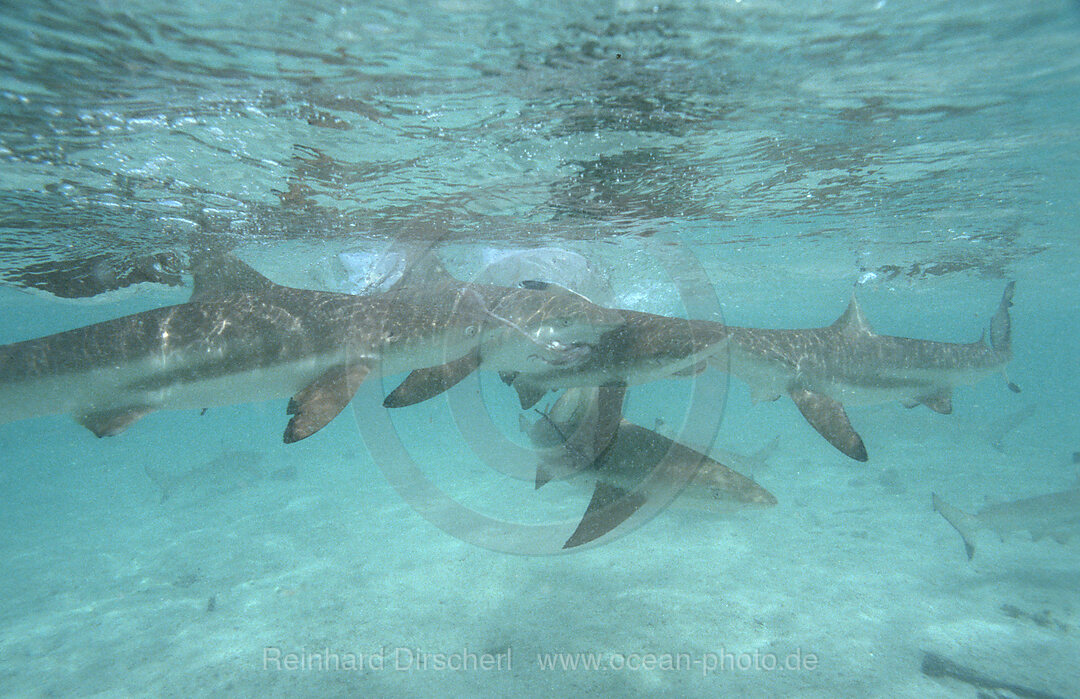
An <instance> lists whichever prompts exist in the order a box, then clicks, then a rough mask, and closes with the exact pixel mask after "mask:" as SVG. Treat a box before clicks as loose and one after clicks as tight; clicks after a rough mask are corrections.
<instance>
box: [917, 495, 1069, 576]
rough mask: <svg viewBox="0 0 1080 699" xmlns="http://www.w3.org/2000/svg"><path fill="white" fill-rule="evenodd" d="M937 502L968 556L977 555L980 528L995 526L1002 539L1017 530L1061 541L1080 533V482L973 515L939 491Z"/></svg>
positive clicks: (934, 497)
mask: <svg viewBox="0 0 1080 699" xmlns="http://www.w3.org/2000/svg"><path fill="white" fill-rule="evenodd" d="M933 506H934V511H935V512H937V513H939V514H940V515H941V516H942V517H944V518H945V520H946V521H947V522H948V523H949V524H951V525H952V526H953V528H954V529H956V531H957V532H959V533H960V537H961V538H962V539H963V540H964V551H965V552H966V553H967V557H968V560H970V559H971V557H972V556H974V555H975V533H976V532H977V531H979V530H980V529H990V530H992V531H993V532H994V533H995V534H997V535H998V536H999V537H1000V538H1001V540H1002V541H1004V540H1005V537H1007V536H1008V535H1009V534H1012V533H1014V532H1028V533H1029V534H1030V535H1031V538H1032V540H1033V541H1038V540H1039V539H1041V538H1043V537H1046V536H1049V537H1050V538H1052V539H1054V540H1055V541H1057V542H1058V543H1065V542H1066V541H1068V540H1069V538H1070V537H1072V536H1074V535H1076V534H1080V482H1077V484H1076V485H1075V486H1074V487H1072V488H1070V489H1069V490H1063V491H1061V492H1058V493H1050V494H1048V495H1037V496H1035V497H1032V498H1024V499H1022V500H1014V501H1013V502H1006V503H1001V504H999V505H990V506H988V507H984V508H983V509H982V510H979V512H978V513H977V514H973V515H972V514H968V513H967V512H963V511H962V510H959V509H957V508H955V507H953V506H952V505H950V504H948V503H947V502H945V501H944V500H942V499H941V498H939V497H938V496H937V495H936V494H935V495H934V496H933Z"/></svg>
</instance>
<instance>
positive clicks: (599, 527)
mask: <svg viewBox="0 0 1080 699" xmlns="http://www.w3.org/2000/svg"><path fill="white" fill-rule="evenodd" d="M644 504H645V496H644V495H643V494H641V493H638V492H636V491H635V492H628V491H626V490H624V489H623V488H620V487H618V486H615V485H611V484H610V483H606V482H604V481H597V482H596V489H595V490H594V491H593V496H592V500H591V501H590V502H589V508H588V509H587V510H585V515H584V516H583V517H582V518H581V521H580V522H579V523H578V526H577V529H575V530H574V533H573V534H571V535H570V538H569V539H567V540H566V543H565V544H563V548H564V549H572V548H574V547H575V546H581V545H582V544H587V543H589V542H590V541H594V540H596V539H599V538H600V537H601V536H603V535H604V534H607V533H608V532H610V531H611V530H612V529H614V528H615V527H617V526H619V525H620V524H622V523H623V522H625V521H626V520H627V519H628V518H629V517H630V515H632V514H634V513H635V512H637V510H638V508H640V507H641V506H642V505H644Z"/></svg>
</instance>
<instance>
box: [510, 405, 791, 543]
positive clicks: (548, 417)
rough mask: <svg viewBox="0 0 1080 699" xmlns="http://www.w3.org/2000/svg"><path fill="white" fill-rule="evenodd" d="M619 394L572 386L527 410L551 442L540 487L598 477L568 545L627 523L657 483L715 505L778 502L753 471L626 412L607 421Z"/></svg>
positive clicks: (540, 438)
mask: <svg viewBox="0 0 1080 699" xmlns="http://www.w3.org/2000/svg"><path fill="white" fill-rule="evenodd" d="M612 400H616V401H619V403H620V405H621V400H622V397H621V395H613V394H612V392H611V391H610V389H607V388H580V387H579V388H571V389H568V390H567V391H566V392H564V393H563V395H561V396H560V397H559V399H558V400H557V401H555V404H554V405H553V406H552V407H551V409H550V410H548V411H547V412H546V413H545V412H540V411H537V412H538V413H539V415H540V417H539V419H537V420H535V421H533V422H529V421H528V420H527V419H526V418H525V417H524V415H522V416H519V420H520V425H521V430H522V431H523V432H524V433H525V434H526V435H527V436H528V437H529V439H530V441H531V442H532V443H533V444H534V445H535V446H537V447H541V448H546V449H547V450H548V451H547V453H546V454H545V455H544V457H543V458H542V460H541V462H540V463H539V464H538V465H537V469H536V487H537V488H540V487H542V486H543V485H545V484H547V483H548V482H550V481H552V480H556V479H559V480H562V479H568V478H583V479H587V480H592V481H595V486H594V489H593V495H592V499H591V500H590V502H589V506H588V508H587V509H586V510H585V514H584V515H583V516H582V518H581V521H580V522H579V524H578V526H577V528H576V529H575V531H574V533H573V534H572V535H571V536H570V538H569V539H567V540H566V543H565V544H564V545H563V548H566V549H569V548H575V547H577V546H581V545H583V544H587V543H589V542H591V541H594V540H595V539H598V538H600V537H601V536H603V535H604V534H607V533H608V532H610V531H611V530H613V529H614V528H615V527H617V526H619V525H620V524H622V523H623V522H624V521H626V519H627V518H629V517H630V516H631V515H632V514H633V513H634V512H636V511H637V510H638V509H639V508H640V507H641V506H642V505H643V504H645V502H646V501H647V500H648V498H649V497H650V496H651V495H652V494H653V493H652V492H651V491H650V488H653V489H655V488H656V487H661V488H667V487H677V488H680V490H679V497H680V498H681V499H684V500H694V501H698V502H702V503H704V504H705V505H706V506H707V507H708V508H709V509H717V508H723V507H724V506H726V505H732V504H735V505H744V506H745V505H757V506H769V505H775V504H776V498H775V497H773V495H772V493H770V492H769V491H767V490H765V489H764V488H762V487H761V486H760V485H758V484H757V483H756V482H755V481H754V480H753V479H752V478H747V477H746V476H744V475H743V474H741V473H738V472H736V471H734V470H732V469H730V468H728V467H727V466H725V465H724V464H722V463H720V462H718V461H715V460H713V459H711V458H709V457H708V456H707V455H705V454H702V453H701V452H699V451H696V450H694V449H691V448H690V447H687V446H685V445H683V444H680V443H678V442H676V441H673V440H671V439H669V438H667V437H665V436H663V435H661V434H659V433H658V432H655V431H653V430H650V429H647V428H645V427H642V426H640V425H637V424H635V423H633V422H630V421H629V420H626V419H622V418H621V417H618V418H616V419H618V425H617V427H618V429H617V430H616V429H613V426H612V425H610V424H605V422H606V421H607V420H610V419H613V417H614V416H615V412H614V410H615V409H616V408H615V407H614V406H611V405H605V403H608V402H610V401H612ZM665 459H666V466H665V467H664V468H663V470H660V469H658V467H659V466H660V465H661V462H664V461H665ZM657 478H659V479H661V481H662V482H657V480H656V479H657Z"/></svg>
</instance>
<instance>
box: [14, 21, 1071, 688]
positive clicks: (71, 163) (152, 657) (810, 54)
mask: <svg viewBox="0 0 1080 699" xmlns="http://www.w3.org/2000/svg"><path fill="white" fill-rule="evenodd" d="M1078 191H1080V4H1078V3H1077V2H1067V1H1065V0H1056V1H1052V0H1037V1H1034V2H1026V3H1011V2H1003V1H990V2H973V1H971V0H964V1H961V2H922V3H917V4H913V3H900V2H889V1H887V0H873V1H863V0H860V1H854V0H838V1H836V2H826V3H788V2H769V1H765V0H741V1H740V0H730V1H722V0H716V1H705V2H690V1H683V0H675V1H672V2H636V1H634V0H616V1H611V2H599V3H557V2H547V3H541V2H486V1H483V0H443V1H441V2H416V3H393V2H370V3H341V2H338V3H331V2H324V1H322V0H315V1H306V0H305V1H301V2H297V1H294V0H290V1H289V2H285V1H277V0H259V1H258V2H229V1H225V2H217V3H196V2H185V1H184V0H180V1H173V2H156V1H152V0H140V1H139V2H109V1H106V0H99V1H86V2H75V3H71V2H47V1H40V0H30V1H27V2H20V3H5V4H3V6H2V8H0V343H3V344H5V345H6V344H10V343H17V342H22V341H25V340H30V339H32V338H38V337H41V336H45V335H49V334H51V333H58V332H61V331H67V330H71V329H73V328H79V327H82V326H87V325H90V324H92V323H98V322H102V321H106V320H109V319H114V318H119V317H123V316H128V315H131V314H135V313H139V312H143V311H147V310H150V309H156V308H160V307H164V306H169V305H171V304H183V303H186V302H187V301H188V300H189V298H190V297H191V294H192V288H193V284H194V281H193V275H192V270H193V267H194V266H195V265H196V263H197V257H198V251H199V250H200V249H204V248H206V247H207V246H208V245H210V246H213V247H215V248H221V249H226V250H230V251H232V252H233V253H234V254H235V255H236V256H237V257H239V258H241V259H243V260H244V261H245V262H246V263H248V264H250V265H251V267H253V268H254V269H257V270H258V271H259V272H260V273H261V274H263V275H265V276H266V277H268V278H269V279H271V280H273V282H275V283H277V284H281V285H285V286H289V287H294V288H297V289H302V290H323V291H334V292H342V293H350V294H358V295H359V294H371V293H372V292H373V291H374V292H375V293H381V291H382V290H383V289H384V288H385V285H383V286H380V284H381V283H382V282H384V281H386V275H387V274H388V272H387V270H388V269H389V270H390V274H391V276H392V274H395V273H400V272H401V270H402V269H405V268H408V266H409V265H410V264H411V261H412V259H413V257H412V255H413V254H418V253H417V251H424V252H433V253H434V254H435V255H437V257H438V258H439V259H440V260H441V261H442V262H443V263H444V264H445V265H446V267H447V268H448V269H449V271H450V272H451V273H452V274H454V276H456V277H457V278H458V279H461V280H464V281H468V282H477V283H498V284H504V285H511V286H512V285H515V284H518V283H520V282H523V281H526V282H531V281H542V282H553V283H557V284H560V285H562V286H565V287H569V288H570V289H573V290H574V291H576V292H580V293H582V294H584V295H585V296H587V297H588V298H590V299H591V300H592V301H594V302H596V303H598V304H601V305H603V306H605V307H610V308H617V309H629V310H634V311H642V312H648V313H653V314H659V315H664V316H671V317H672V318H687V317H689V318H696V319H702V320H709V321H722V322H724V323H727V324H729V325H731V326H738V327H749V328H761V329H797V328H819V327H825V326H829V325H830V324H832V323H833V322H834V321H835V320H836V319H837V318H838V317H840V315H841V313H842V312H843V311H844V309H845V308H846V307H847V306H848V303H849V301H850V300H851V298H852V294H853V292H854V293H855V295H856V298H857V299H858V304H859V307H860V308H861V310H862V313H863V314H864V315H865V317H866V319H867V321H868V322H869V324H870V325H872V327H873V331H874V332H875V333H877V334H879V335H892V336H899V337H904V338H918V339H925V340H936V341H942V342H950V343H971V342H974V341H976V340H978V339H979V338H980V336H981V335H982V334H983V333H989V330H990V327H991V324H992V321H993V318H994V315H995V312H996V311H997V310H998V308H999V300H1000V298H1001V295H1002V292H1003V290H1004V289H1005V288H1006V284H1007V283H1008V282H1010V281H1015V283H1016V286H1015V294H1014V297H1013V306H1012V308H1011V321H1012V326H1011V345H1012V358H1011V361H1009V362H1008V368H1007V377H1005V378H1002V377H1000V376H999V374H1000V373H1002V372H1000V371H997V370H996V369H995V370H994V371H992V372H989V375H988V376H986V377H985V378H984V379H983V380H980V381H978V382H977V383H974V385H957V388H956V391H955V393H954V394H952V396H951V398H952V402H951V405H952V412H951V414H945V415H943V414H938V412H935V411H934V410H928V409H926V408H925V407H921V406H920V407H917V408H915V409H912V410H905V409H904V408H903V407H902V406H901V405H900V404H899V403H897V402H896V401H895V400H889V401H888V402H873V403H871V404H866V405H858V404H851V405H849V406H848V409H847V415H848V417H850V420H851V424H852V426H853V427H854V429H855V430H857V432H858V433H859V435H861V437H862V439H863V441H865V444H866V448H867V451H868V453H869V459H868V460H867V461H866V463H859V462H857V461H855V460H853V459H850V458H848V457H847V456H845V455H844V454H842V453H840V452H839V451H838V450H837V449H834V448H833V446H830V444H829V443H828V442H827V441H826V440H824V439H822V437H821V436H820V435H819V434H817V433H816V432H815V429H814V428H812V427H811V425H810V424H808V423H807V421H806V420H804V418H803V415H801V414H800V409H799V407H797V406H796V404H795V403H794V402H793V401H792V400H789V399H788V397H787V396H782V397H781V398H780V400H776V401H775V402H774V401H772V400H768V399H771V398H774V397H775V396H773V395H766V394H767V393H768V392H767V391H758V390H757V388H755V385H754V383H753V381H748V380H746V378H745V377H740V376H739V375H737V374H736V375H733V376H732V377H731V378H730V379H729V376H728V374H725V373H722V372H720V371H717V370H716V367H715V366H713V367H712V368H708V369H706V370H704V371H702V372H701V373H696V372H697V370H698V369H704V368H705V367H704V366H697V365H695V366H692V367H690V368H689V369H688V370H687V371H684V372H682V373H681V374H680V375H677V376H673V377H670V378H667V379H663V380H659V381H652V382H648V383H641V384H637V385H631V386H630V387H629V388H628V390H627V393H626V400H625V405H624V409H625V416H626V417H627V418H628V419H630V420H632V421H633V423H635V424H636V425H638V426H641V428H642V429H644V430H646V431H648V432H649V433H650V434H654V435H659V436H660V437H663V438H664V439H668V438H670V439H675V440H677V441H682V442H684V443H685V444H686V446H688V447H691V448H692V449H695V450H698V451H700V452H702V453H705V454H708V455H709V456H711V457H712V459H715V460H716V461H717V462H719V463H721V464H723V465H726V466H728V467H730V468H731V469H734V470H735V471H736V472H738V473H739V474H742V475H743V476H746V477H747V478H750V479H753V482H754V483H756V484H757V485H758V486H760V487H761V488H763V489H766V490H767V491H768V493H770V494H771V495H772V496H774V498H775V500H776V503H775V504H774V505H771V506H766V507H760V506H748V505H747V504H746V503H742V504H738V503H736V504H732V503H719V502H712V501H710V500H709V498H708V497H704V498H702V497H691V495H692V494H691V493H690V492H689V490H688V491H687V492H686V493H683V494H682V495H678V494H677V493H676V492H674V491H673V492H671V493H669V494H668V495H669V496H670V497H667V498H666V499H663V501H662V502H660V503H659V504H658V505H657V506H656V507H651V508H650V507H646V508H645V509H644V510H643V511H642V512H643V513H646V515H647V516H646V515H642V516H637V517H632V518H631V519H630V520H628V521H627V523H626V526H619V527H616V528H615V529H614V530H613V531H611V532H609V533H607V534H605V535H603V536H600V537H599V538H597V539H596V540H595V541H592V542H590V543H589V544H588V545H585V546H581V547H580V548H576V547H575V548H571V549H569V550H566V551H563V549H562V546H563V542H564V540H565V539H566V537H568V536H570V535H571V533H572V532H574V531H575V526H576V525H577V522H578V520H579V519H581V517H582V513H583V512H585V511H586V508H587V507H588V506H589V503H590V497H591V496H590V492H591V489H592V481H589V482H587V483H580V482H578V479H576V478H566V479H556V480H555V481H553V482H551V483H550V484H546V485H544V487H543V488H540V487H538V486H537V483H534V482H533V479H532V475H531V474H532V473H533V471H535V470H536V461H537V460H538V459H541V458H542V456H538V454H539V453H540V452H536V451H535V449H536V445H535V444H533V443H532V442H531V441H530V434H531V433H530V431H529V427H528V423H532V424H533V425H534V427H535V424H536V421H537V420H538V419H539V420H543V419H545V418H543V416H538V415H537V413H536V412H534V411H532V410H529V411H524V410H522V408H521V405H520V404H519V397H518V396H517V395H515V393H514V391H512V390H511V389H510V388H508V387H507V386H505V385H504V382H503V381H500V376H499V375H498V374H497V373H496V372H494V371H489V370H484V369H483V367H481V369H482V370H481V371H479V372H475V373H473V374H471V375H470V376H469V377H467V378H466V379H465V380H464V381H462V382H461V383H460V384H459V385H457V386H454V387H453V388H451V389H450V390H449V391H447V392H446V393H445V394H443V395H438V396H435V397H434V398H431V399H430V400H426V401H424V402H422V403H419V404H417V405H414V406H410V407H406V408H400V409H394V410H387V409H384V408H383V407H382V401H383V398H384V397H385V396H386V395H387V394H388V393H389V392H390V391H391V390H393V389H394V388H395V387H396V386H397V385H399V384H400V383H401V382H402V380H403V379H404V374H403V373H401V372H397V373H393V374H386V375H382V376H378V377H374V378H372V379H371V380H368V381H365V382H364V383H363V384H362V385H360V388H359V391H358V393H357V395H356V398H355V399H354V400H353V401H352V404H351V407H349V408H347V409H346V410H344V411H343V412H342V414H341V415H339V416H338V417H337V418H336V419H334V420H332V421H331V422H330V423H329V424H328V425H327V426H326V427H325V428H323V429H322V430H320V431H318V433H317V434H314V435H313V436H311V437H310V438H308V439H304V440H302V441H299V442H297V443H295V444H283V443H282V437H281V435H282V430H283V429H284V427H285V424H286V422H288V419H289V415H288V414H287V413H286V401H285V400H272V401H261V402H255V403H248V402H243V403H235V404H233V402H232V401H231V400H230V399H229V398H228V397H224V398H223V399H222V400H221V401H220V402H221V403H224V404H225V405H221V406H220V407H210V409H209V410H206V411H200V410H198V409H193V410H171V411H170V410H162V411H158V412H152V413H150V414H148V415H146V416H145V417H143V418H142V419H141V420H139V421H138V422H137V423H135V424H133V425H131V427H130V429H127V430H123V431H122V434H117V435H115V436H110V437H107V438H102V439H98V438H97V437H95V435H94V434H92V433H91V431H89V430H86V429H84V428H83V427H81V426H80V425H79V424H77V423H76V422H75V421H73V420H72V419H71V416H68V415H50V416H45V417H33V418H30V419H25V420H23V419H20V418H21V417H23V416H22V415H21V414H20V412H21V411H23V410H24V408H25V410H29V409H28V408H26V407H25V406H24V405H23V403H22V401H24V400H25V395H24V394H23V393H18V392H17V391H16V390H15V389H13V388H12V385H14V384H17V383H18V381H20V380H21V379H23V378H25V377H24V376H21V375H20V374H19V373H18V372H17V371H14V370H12V369H6V370H0V402H2V403H3V404H4V405H3V407H2V409H0V415H3V416H5V418H4V422H5V423H6V424H2V425H0V560H2V561H3V565H0V591H2V594H0V694H3V695H5V696H208V695H214V696H218V695H228V696H419V695H427V696H435V695H440V696H441V695H452V696H462V695H477V696H501V695H509V694H511V693H513V694H514V695H517V696H580V695H586V694H588V695H600V694H612V695H640V696H674V695H679V696H717V695H734V696H763V697H764V696H781V695H784V696H823V697H824V696H829V697H834V696H889V697H898V696H918V697H927V696H942V697H971V696H975V695H976V693H977V692H981V693H982V694H980V695H981V696H1063V697H1066V696H1078V695H1080V670H1078V669H1077V667H1078V666H1077V663H1076V658H1077V657H1080V630H1078V627H1080V604H1078V600H1080V597H1078V594H1077V593H1078V592H1080V583H1078V580H1080V576H1078V569H1080V556H1078V554H1077V541H1076V538H1073V539H1071V540H1070V538H1069V535H1070V534H1073V533H1075V532H1076V531H1077V530H1078V529H1080V512H1078V511H1077V502H1078V499H1077V495H1076V493H1077V478H1078V473H1077V471H1078V468H1080V466H1078V461H1080V434H1078V431H1077V424H1078V419H1080V398H1078V395H1080V368H1078V364H1077V351H1076V345H1077V339H1078V335H1077V327H1078V325H1077V320H1078V317H1077V316H1078V311H1077V309H1078V308H1080V272H1078V268H1080V264H1078V263H1080V240H1078V235H1080V214H1078V207H1077V203H1078V199H1077V192H1078ZM398 253H401V254H400V255H399V254H398ZM395 270H396V271H395ZM421 276H422V275H421ZM527 285H528V284H527ZM500 319H501V320H505V318H501V317H500ZM984 337H986V338H987V341H989V340H990V339H992V338H991V337H990V335H989V334H988V335H985V336H984ZM4 352H9V354H7V355H4V354H3V353H4ZM0 356H14V354H13V353H12V351H9V350H7V349H5V348H0ZM119 362H120V360H119V359H118V360H117V363H118V364H119ZM792 371H793V375H795V376H796V377H798V376H799V375H800V372H801V371H802V367H799V366H796V367H794V368H793V370H792ZM5 372H6V373H5ZM77 378H78V377H72V379H71V381H75V380H77ZM503 378H504V379H505V378H506V377H503ZM980 378H981V377H980ZM1008 382H1012V383H1013V384H1015V386H1016V387H1018V388H1019V389H1020V392H1019V393H1017V392H1014V391H1011V390H1009V388H1008ZM5 384H7V385H5ZM69 385H70V384H69V383H64V382H61V383H60V384H58V385H57V387H54V390H55V391H57V392H60V393H63V392H65V391H67V390H69V388H68V387H69ZM72 390H73V389H72ZM556 397H557V394H554V393H551V394H548V395H547V396H545V397H544V398H543V399H542V400H541V402H540V403H539V404H538V405H537V408H539V409H540V410H542V411H546V412H547V413H549V414H552V403H553V402H554V400H555V398H556ZM928 398H930V399H934V398H935V397H933V396H931V397H928ZM926 402H927V404H928V405H931V404H933V405H932V407H934V406H936V408H942V407H944V406H943V405H942V404H941V403H935V402H934V400H928V401H926ZM200 412H204V413H205V414H200ZM75 417H80V416H78V415H76V416H75ZM481 418H482V419H481ZM646 428H647V429H646ZM620 434H621V432H620ZM432 493H436V494H437V498H435V497H433V496H431V494H432ZM932 495H936V496H938V497H939V498H940V501H941V502H942V503H947V504H946V505H943V506H941V507H939V508H938V509H939V510H941V511H940V512H937V511H935V508H934V507H933V506H932ZM1029 498H1041V499H1038V500H1035V501H1030V500H1028V499H1029ZM433 503H434V504H433ZM445 503H452V504H453V507H452V508H450V509H446V508H442V505H445ZM759 504H760V503H759ZM436 505H439V506H436ZM447 507H449V506H447ZM454 508H457V509H454ZM947 508H957V509H958V510H959V511H961V514H962V515H963V516H962V517H961V515H956V514H951V515H950V517H951V519H946V518H945V517H943V516H942V515H943V514H945V513H946V512H949V513H952V510H951V509H947ZM447 513H449V514H447ZM463 513H464V514H463ZM964 513H966V514H964ZM474 515H475V516H477V517H478V519H473V518H472V517H473V516H474ZM958 518H959V519H958ZM477 522H480V524H477ZM950 524H953V525H954V526H950ZM957 524H958V526H956V525H957ZM489 526H490V527H491V529H490V530H489V529H487V527H489ZM530 527H535V529H533V528H530ZM954 527H955V528H954ZM958 529H959V530H963V531H964V532H965V534H966V536H967V537H968V539H967V543H969V544H971V545H972V546H973V555H972V556H971V557H970V560H969V558H968V556H967V555H965V540H964V539H961V537H960V536H959V535H958ZM995 532H997V533H998V534H1001V536H998V535H996V534H995Z"/></svg>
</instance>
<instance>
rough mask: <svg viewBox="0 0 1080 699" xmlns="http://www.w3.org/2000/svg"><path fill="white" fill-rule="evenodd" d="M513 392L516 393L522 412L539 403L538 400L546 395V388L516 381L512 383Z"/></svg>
mask: <svg viewBox="0 0 1080 699" xmlns="http://www.w3.org/2000/svg"><path fill="white" fill-rule="evenodd" d="M514 390H515V391H517V394H518V401H519V402H520V403H521V409H522V410H528V409H529V408H531V407H533V406H534V405H536V404H537V403H539V402H540V399H541V398H543V397H544V394H546V393H547V389H546V388H541V387H539V386H533V385H532V384H527V383H518V382H517V381H515V382H514Z"/></svg>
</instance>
